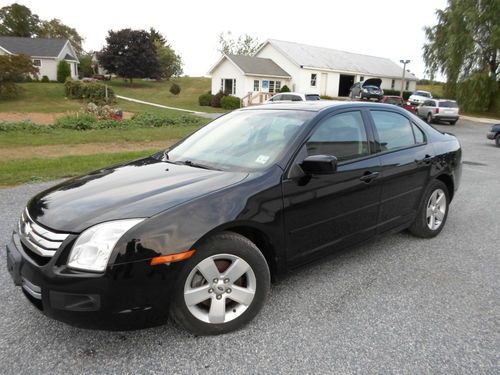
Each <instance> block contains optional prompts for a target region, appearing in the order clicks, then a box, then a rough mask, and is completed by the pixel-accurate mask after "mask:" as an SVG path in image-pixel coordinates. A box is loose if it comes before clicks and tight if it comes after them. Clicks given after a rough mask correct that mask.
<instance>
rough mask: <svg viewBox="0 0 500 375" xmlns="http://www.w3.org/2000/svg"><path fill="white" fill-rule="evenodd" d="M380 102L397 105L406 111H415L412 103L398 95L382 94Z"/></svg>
mask: <svg viewBox="0 0 500 375" xmlns="http://www.w3.org/2000/svg"><path fill="white" fill-rule="evenodd" d="M380 102H381V103H386V104H393V105H397V106H398V107H402V108H404V109H406V110H407V111H410V112H411V113H416V112H417V107H415V106H414V105H413V104H410V103H408V102H405V101H404V100H403V98H401V97H400V96H392V95H384V96H383V97H382V99H381V100H380Z"/></svg>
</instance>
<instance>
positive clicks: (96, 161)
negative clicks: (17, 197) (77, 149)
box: [0, 150, 156, 187]
mask: <svg viewBox="0 0 500 375" xmlns="http://www.w3.org/2000/svg"><path fill="white" fill-rule="evenodd" d="M154 151H156V150H141V151H134V152H123V153H113V154H107V153H105V154H95V155H84V156H63V157H57V158H40V157H36V156H33V155H31V157H30V158H27V159H23V160H11V161H3V160H0V186H3V187H6V186H12V185H17V184H23V183H26V182H39V181H47V180H54V179H58V178H68V177H74V176H78V175H80V174H84V173H87V172H90V171H92V170H96V169H99V168H102V167H105V166H109V165H113V164H117V163H121V162H124V161H127V160H133V159H138V158H141V157H143V156H146V155H150V154H152V153H153V152H154Z"/></svg>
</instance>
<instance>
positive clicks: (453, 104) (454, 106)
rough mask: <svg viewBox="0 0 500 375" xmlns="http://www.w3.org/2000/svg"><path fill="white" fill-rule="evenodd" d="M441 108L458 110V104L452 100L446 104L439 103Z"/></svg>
mask: <svg viewBox="0 0 500 375" xmlns="http://www.w3.org/2000/svg"><path fill="white" fill-rule="evenodd" d="M439 106H440V107H441V108H458V104H457V102H454V101H451V100H450V101H446V102H439Z"/></svg>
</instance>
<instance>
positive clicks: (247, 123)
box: [166, 110, 315, 171]
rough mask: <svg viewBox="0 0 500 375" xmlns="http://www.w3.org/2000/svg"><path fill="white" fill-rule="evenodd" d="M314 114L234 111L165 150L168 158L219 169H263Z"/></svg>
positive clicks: (280, 111)
mask: <svg viewBox="0 0 500 375" xmlns="http://www.w3.org/2000/svg"><path fill="white" fill-rule="evenodd" d="M314 115H315V113H314V112H307V111H298V110H251V111H236V112H232V113H229V114H227V115H225V116H222V117H220V118H218V119H216V120H214V121H213V122H211V123H210V124H208V125H207V126H205V127H203V128H201V129H200V130H198V131H197V132H195V133H194V134H192V135H191V136H189V137H187V138H186V139H184V140H183V141H181V142H180V143H178V144H176V145H174V146H172V148H171V149H169V150H167V151H166V153H167V154H166V155H167V158H168V161H169V162H172V163H183V164H187V165H191V166H202V167H204V168H211V169H221V170H250V171H256V170H263V169H266V168H268V167H269V166H270V165H272V164H274V163H275V162H276V161H277V160H278V159H279V157H280V156H281V154H282V153H283V151H284V150H285V148H286V146H288V145H289V143H290V141H291V140H292V139H293V137H294V136H295V135H296V134H297V132H298V131H299V129H300V127H301V126H302V125H304V123H306V122H307V121H308V120H309V119H311V118H312V117H313V116H314Z"/></svg>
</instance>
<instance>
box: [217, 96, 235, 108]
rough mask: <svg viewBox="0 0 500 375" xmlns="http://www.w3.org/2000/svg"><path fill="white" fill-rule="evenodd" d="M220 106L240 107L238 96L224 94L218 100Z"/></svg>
mask: <svg viewBox="0 0 500 375" xmlns="http://www.w3.org/2000/svg"><path fill="white" fill-rule="evenodd" d="M220 106H221V107H222V108H224V109H237V108H240V98H238V97H236V96H224V97H223V98H222V99H221V100H220Z"/></svg>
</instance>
